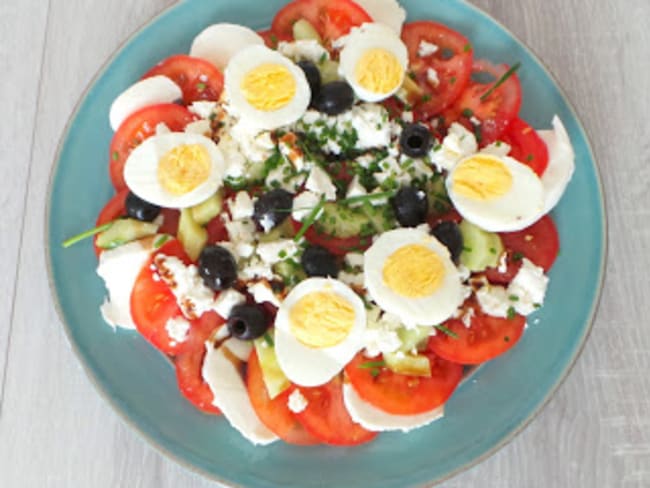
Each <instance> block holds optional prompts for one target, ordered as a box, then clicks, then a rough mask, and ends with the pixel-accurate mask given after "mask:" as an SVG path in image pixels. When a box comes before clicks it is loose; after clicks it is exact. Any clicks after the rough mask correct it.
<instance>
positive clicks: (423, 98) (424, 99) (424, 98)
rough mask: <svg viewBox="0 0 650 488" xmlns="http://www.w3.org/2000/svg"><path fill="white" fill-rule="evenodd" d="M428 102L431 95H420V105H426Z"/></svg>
mask: <svg viewBox="0 0 650 488" xmlns="http://www.w3.org/2000/svg"><path fill="white" fill-rule="evenodd" d="M429 100H431V95H429V94H428V93H427V94H426V95H422V103H427V102H428V101H429Z"/></svg>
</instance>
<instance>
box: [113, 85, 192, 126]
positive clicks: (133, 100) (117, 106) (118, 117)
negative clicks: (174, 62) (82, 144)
mask: <svg viewBox="0 0 650 488" xmlns="http://www.w3.org/2000/svg"><path fill="white" fill-rule="evenodd" d="M182 98H183V92H182V91H181V89H180V87H179V86H178V85H177V84H176V83H174V82H173V81H172V80H170V79H169V78H167V77H166V76H162V75H160V76H152V77H151V78H145V79H144V80H140V81H138V82H137V83H136V84H134V85H132V86H130V87H129V88H127V89H126V90H125V91H124V92H122V93H121V94H120V95H119V96H118V97H117V98H116V99H115V101H114V102H113V105H111V111H110V114H109V119H110V122H111V128H112V129H113V130H114V131H116V130H117V129H118V128H119V127H120V125H122V122H124V121H125V120H126V119H127V118H128V117H129V115H131V114H133V113H135V112H137V111H138V110H140V109H142V108H145V107H148V106H149V105H157V104H159V103H173V102H175V101H176V100H180V99H182Z"/></svg>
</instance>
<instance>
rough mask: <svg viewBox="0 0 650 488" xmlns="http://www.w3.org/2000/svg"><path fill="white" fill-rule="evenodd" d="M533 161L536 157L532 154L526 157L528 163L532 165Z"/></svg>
mask: <svg viewBox="0 0 650 488" xmlns="http://www.w3.org/2000/svg"><path fill="white" fill-rule="evenodd" d="M533 159H535V156H533V155H532V154H529V155H528V156H526V161H528V162H529V163H530V162H531V161H532V160H533Z"/></svg>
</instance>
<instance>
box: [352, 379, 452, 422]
mask: <svg viewBox="0 0 650 488" xmlns="http://www.w3.org/2000/svg"><path fill="white" fill-rule="evenodd" d="M343 401H344V403H345V407H346V409H347V411H348V413H349V414H350V417H351V418H352V420H354V421H355V422H356V423H357V424H359V425H361V426H362V427H363V428H364V429H368V430H371V431H374V432H385V431H392V430H401V431H402V432H408V431H410V430H413V429H417V428H419V427H424V426H425V425H428V424H430V423H431V422H434V421H436V420H438V419H441V418H442V417H443V416H444V413H445V407H444V405H443V406H441V407H438V408H436V409H435V410H431V411H430V412H425V413H421V414H417V415H395V414H391V413H386V412H384V411H383V410H380V409H379V408H377V407H375V406H374V405H371V404H370V403H368V402H366V401H365V400H363V399H362V398H361V397H360V396H359V394H358V393H357V392H356V390H355V389H354V387H353V386H352V385H351V384H349V383H345V384H344V385H343Z"/></svg>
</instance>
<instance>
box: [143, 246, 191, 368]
mask: <svg viewBox="0 0 650 488" xmlns="http://www.w3.org/2000/svg"><path fill="white" fill-rule="evenodd" d="M158 254H165V255H167V256H176V257H178V258H179V259H181V260H183V261H184V262H185V263H189V258H188V257H187V255H186V254H185V251H184V250H183V246H182V245H181V243H180V242H179V241H177V240H173V241H169V242H167V243H166V244H164V245H163V246H162V247H161V248H160V249H159V250H158V251H156V252H155V253H153V255H152V256H151V259H150V260H149V262H148V263H147V264H146V266H144V267H143V268H142V270H141V271H140V274H139V275H138V278H137V279H136V281H135V285H134V287H133V291H132V292H131V315H132V317H133V322H134V323H135V326H136V328H137V329H138V332H140V334H142V336H143V337H144V338H145V339H146V340H147V341H149V342H150V343H151V344H152V345H153V346H154V347H155V348H157V349H158V350H160V351H162V352H164V353H165V354H169V355H171V356H173V355H175V354H177V353H178V352H179V351H180V350H181V349H182V347H183V344H179V343H177V342H175V341H174V340H173V339H172V338H171V337H169V333H168V332H167V329H166V327H165V326H166V325H167V321H168V320H169V319H171V318H173V317H178V316H180V315H181V314H182V313H181V309H180V308H179V307H178V304H177V302H176V297H175V296H174V294H173V293H172V292H171V290H170V289H169V287H168V286H167V285H166V284H165V283H164V282H163V281H160V279H159V280H158V281H156V280H155V279H154V272H153V271H152V270H151V268H150V266H151V265H152V264H153V261H154V257H155V256H156V255H158Z"/></svg>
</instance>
